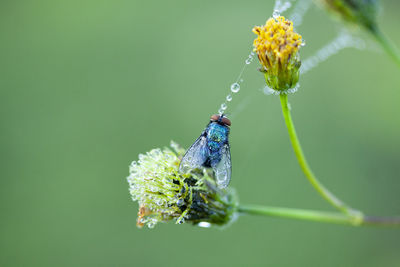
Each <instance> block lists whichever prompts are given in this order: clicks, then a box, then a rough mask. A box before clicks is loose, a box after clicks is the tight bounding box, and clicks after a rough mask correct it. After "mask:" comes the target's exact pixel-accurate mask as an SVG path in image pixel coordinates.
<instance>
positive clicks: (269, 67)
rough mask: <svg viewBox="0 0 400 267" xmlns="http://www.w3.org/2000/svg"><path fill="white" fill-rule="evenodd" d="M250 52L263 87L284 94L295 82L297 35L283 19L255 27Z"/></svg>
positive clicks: (290, 24)
mask: <svg viewBox="0 0 400 267" xmlns="http://www.w3.org/2000/svg"><path fill="white" fill-rule="evenodd" d="M253 32H254V33H255V34H257V38H256V39H255V40H254V43H253V45H254V51H255V52H256V53H257V55H258V59H259V60H260V63H261V65H262V66H263V69H262V71H263V72H264V73H265V80H266V82H267V85H268V86H269V87H270V88H272V89H274V90H277V91H280V92H286V91H287V90H288V89H291V88H294V87H295V86H296V84H297V82H298V81H299V69H300V64H301V62H300V57H299V53H298V52H299V49H300V46H301V44H302V38H301V35H300V34H298V33H296V32H295V31H294V30H293V23H292V22H291V21H289V20H287V19H285V17H283V16H280V17H278V18H276V19H275V18H270V19H268V20H267V22H266V24H265V25H263V26H256V27H254V28H253Z"/></svg>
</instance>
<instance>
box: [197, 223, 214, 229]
mask: <svg viewBox="0 0 400 267" xmlns="http://www.w3.org/2000/svg"><path fill="white" fill-rule="evenodd" d="M197 226H199V227H203V228H210V227H211V223H209V222H199V223H198V224H197Z"/></svg>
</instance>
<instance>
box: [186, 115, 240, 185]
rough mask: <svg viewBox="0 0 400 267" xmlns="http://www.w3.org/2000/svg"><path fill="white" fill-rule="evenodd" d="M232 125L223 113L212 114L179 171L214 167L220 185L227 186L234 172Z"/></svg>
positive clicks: (187, 152) (187, 153)
mask: <svg viewBox="0 0 400 267" xmlns="http://www.w3.org/2000/svg"><path fill="white" fill-rule="evenodd" d="M230 126H231V121H230V120H229V119H228V118H226V117H225V116H224V115H223V114H222V115H212V116H211V118H210V122H209V123H208V125H207V127H206V128H205V130H204V131H203V132H202V133H201V135H200V136H199V138H197V140H196V141H195V142H194V143H193V145H191V147H190V148H189V149H188V151H186V153H185V155H184V156H183V158H182V161H181V163H180V165H179V171H181V172H183V173H187V172H189V171H190V170H193V169H197V168H202V167H206V168H212V169H213V170H214V173H215V179H216V182H217V185H218V187H220V188H225V187H227V186H228V184H229V181H230V180H231V173H232V164H231V152H230V147H229V141H228V136H229V131H230V129H229V127H230Z"/></svg>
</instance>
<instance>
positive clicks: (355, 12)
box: [317, 0, 378, 30]
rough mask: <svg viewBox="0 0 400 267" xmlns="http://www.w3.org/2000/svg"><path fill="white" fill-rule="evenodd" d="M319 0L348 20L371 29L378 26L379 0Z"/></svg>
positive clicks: (318, 0)
mask: <svg viewBox="0 0 400 267" xmlns="http://www.w3.org/2000/svg"><path fill="white" fill-rule="evenodd" d="M317 2H319V3H322V4H323V5H324V6H325V7H326V8H327V9H328V10H330V11H332V12H333V13H335V14H337V15H339V16H340V17H341V18H342V19H343V20H344V21H346V22H350V23H352V24H356V25H360V26H363V27H366V28H367V29H369V30H372V29H374V28H375V26H376V25H375V24H376V13H377V10H378V1H377V0H317Z"/></svg>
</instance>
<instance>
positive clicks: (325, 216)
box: [238, 205, 400, 227]
mask: <svg viewBox="0 0 400 267" xmlns="http://www.w3.org/2000/svg"><path fill="white" fill-rule="evenodd" d="M238 211H239V212H240V213H243V214H249V215H263V216H271V217H283V218H289V219H297V220H305V221H314V222H325V223H334V224H344V225H352V226H380V227H400V217H372V216H362V217H359V218H358V219H355V218H354V217H351V216H347V215H344V214H342V213H338V212H325V211H316V210H304V209H292V208H281V207H269V206H259V205H241V206H239V207H238Z"/></svg>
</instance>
